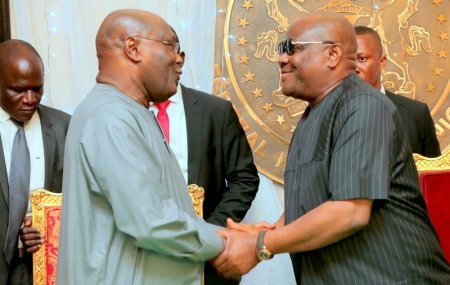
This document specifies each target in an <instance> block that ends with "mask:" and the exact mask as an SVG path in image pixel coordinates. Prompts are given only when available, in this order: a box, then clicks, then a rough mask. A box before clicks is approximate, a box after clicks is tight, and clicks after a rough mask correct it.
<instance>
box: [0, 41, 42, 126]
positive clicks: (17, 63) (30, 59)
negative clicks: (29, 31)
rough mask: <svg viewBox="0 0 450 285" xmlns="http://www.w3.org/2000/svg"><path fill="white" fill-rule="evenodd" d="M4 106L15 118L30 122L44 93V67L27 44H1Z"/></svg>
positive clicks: (0, 99)
mask: <svg viewBox="0 0 450 285" xmlns="http://www.w3.org/2000/svg"><path fill="white" fill-rule="evenodd" d="M0 66H1V68H0V105H1V107H2V108H3V110H5V111H6V112H7V113H8V114H9V115H11V117H13V118H14V119H15V120H17V121H19V122H27V121H29V120H30V119H31V117H32V116H33V114H34V112H35V111H36V109H37V107H38V105H39V103H40V100H41V97H42V94H43V90H44V67H43V65H42V60H41V57H40V56H39V54H38V53H37V51H36V50H35V49H34V48H33V47H32V46H31V45H30V44H29V43H27V42H24V41H21V40H9V41H5V42H2V43H0Z"/></svg>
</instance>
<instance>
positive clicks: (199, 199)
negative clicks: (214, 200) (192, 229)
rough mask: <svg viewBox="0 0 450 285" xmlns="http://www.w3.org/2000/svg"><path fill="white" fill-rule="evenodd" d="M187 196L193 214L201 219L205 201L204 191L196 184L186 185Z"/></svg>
mask: <svg viewBox="0 0 450 285" xmlns="http://www.w3.org/2000/svg"><path fill="white" fill-rule="evenodd" d="M188 190H189V195H190V196H191V200H192V204H193V205H194V210H195V213H196V214H197V215H198V216H199V217H203V201H204V200H205V189H203V187H199V186H198V185H197V184H189V185H188Z"/></svg>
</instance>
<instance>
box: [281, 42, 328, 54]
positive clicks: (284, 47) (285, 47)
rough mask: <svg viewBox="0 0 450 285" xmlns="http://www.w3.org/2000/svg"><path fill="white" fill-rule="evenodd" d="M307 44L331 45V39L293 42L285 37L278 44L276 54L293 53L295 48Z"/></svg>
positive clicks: (300, 47)
mask: <svg viewBox="0 0 450 285" xmlns="http://www.w3.org/2000/svg"><path fill="white" fill-rule="evenodd" d="M309 44H322V45H333V44H335V42H333V41H323V42H294V40H293V39H286V40H284V41H282V42H280V43H279V44H278V54H279V55H282V54H283V53H286V54H287V55H293V54H294V51H295V49H296V48H299V49H303V48H304V47H305V46H306V45H309Z"/></svg>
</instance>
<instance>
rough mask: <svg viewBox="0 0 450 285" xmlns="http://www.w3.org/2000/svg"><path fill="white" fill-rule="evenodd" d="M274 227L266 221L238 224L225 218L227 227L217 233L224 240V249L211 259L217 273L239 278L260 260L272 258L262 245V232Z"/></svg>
mask: <svg viewBox="0 0 450 285" xmlns="http://www.w3.org/2000/svg"><path fill="white" fill-rule="evenodd" d="M273 229H275V225H273V224H269V223H266V222H262V223H257V224H252V225H250V224H239V223H235V222H233V220H231V219H228V220H227V228H226V229H224V230H219V231H218V232H217V233H218V234H219V236H220V237H221V238H222V239H223V240H224V244H225V249H224V250H223V251H222V253H221V254H219V255H218V256H217V257H215V258H214V259H213V260H211V263H212V265H213V266H214V267H215V268H216V270H217V272H219V274H221V275H223V276H225V277H226V278H230V279H239V278H240V277H241V276H242V275H244V274H246V273H247V272H249V271H250V270H251V269H252V268H253V267H255V266H256V265H257V264H258V263H259V262H260V261H262V260H267V259H270V258H272V256H273V255H272V254H271V253H270V252H269V251H268V250H267V249H265V247H264V233H265V232H266V231H270V230H273Z"/></svg>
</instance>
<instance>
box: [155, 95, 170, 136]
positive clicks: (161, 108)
mask: <svg viewBox="0 0 450 285" xmlns="http://www.w3.org/2000/svg"><path fill="white" fill-rule="evenodd" d="M169 104H170V101H169V100H167V101H164V102H160V103H155V106H156V108H158V115H157V116H156V119H157V120H158V123H159V126H160V127H161V129H162V131H163V134H164V137H165V138H166V140H167V143H169V142H170V135H169V130H170V129H169V116H168V115H167V112H166V109H167V107H169Z"/></svg>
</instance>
